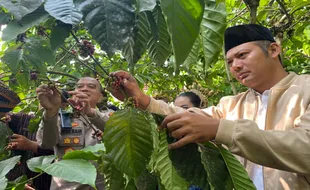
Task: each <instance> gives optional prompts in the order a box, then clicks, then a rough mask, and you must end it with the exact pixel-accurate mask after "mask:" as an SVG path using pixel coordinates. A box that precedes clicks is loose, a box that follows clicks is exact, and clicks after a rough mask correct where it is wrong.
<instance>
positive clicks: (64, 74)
mask: <svg viewBox="0 0 310 190" xmlns="http://www.w3.org/2000/svg"><path fill="white" fill-rule="evenodd" d="M47 73H49V74H56V75H63V76H67V77H70V78H73V79H75V80H79V78H77V77H76V76H73V75H70V74H68V73H63V72H59V71H47Z"/></svg>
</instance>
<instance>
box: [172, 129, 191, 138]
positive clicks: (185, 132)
mask: <svg viewBox="0 0 310 190" xmlns="http://www.w3.org/2000/svg"><path fill="white" fill-rule="evenodd" d="M188 134H189V131H188V130H187V129H186V128H179V129H178V130H175V131H173V132H171V136H172V137H173V138H176V139H181V138H183V137H185V136H186V135H188Z"/></svg>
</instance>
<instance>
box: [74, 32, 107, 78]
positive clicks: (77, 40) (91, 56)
mask: <svg viewBox="0 0 310 190" xmlns="http://www.w3.org/2000/svg"><path fill="white" fill-rule="evenodd" d="M70 33H71V35H72V36H73V38H74V39H75V40H76V42H78V43H80V40H79V39H78V38H77V37H76V36H75V34H74V33H73V32H72V31H71V32H70ZM87 54H88V55H89V56H90V58H91V59H92V60H93V61H94V62H95V63H96V64H97V65H98V66H99V67H100V69H101V70H103V72H104V73H105V74H106V75H107V76H109V72H107V71H106V70H105V69H104V68H103V67H102V66H101V64H100V63H99V62H98V61H97V60H96V59H95V58H94V56H93V55H91V54H90V53H89V52H87Z"/></svg>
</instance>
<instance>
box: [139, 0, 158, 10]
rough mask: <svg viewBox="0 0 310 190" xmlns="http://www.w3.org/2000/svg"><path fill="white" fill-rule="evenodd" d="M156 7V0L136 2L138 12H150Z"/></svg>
mask: <svg viewBox="0 0 310 190" xmlns="http://www.w3.org/2000/svg"><path fill="white" fill-rule="evenodd" d="M155 6H156V0H137V7H138V12H143V11H152V10H153V9H154V8H155Z"/></svg>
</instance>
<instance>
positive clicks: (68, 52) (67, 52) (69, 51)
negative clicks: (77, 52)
mask: <svg viewBox="0 0 310 190" xmlns="http://www.w3.org/2000/svg"><path fill="white" fill-rule="evenodd" d="M76 44H77V43H75V44H74V45H73V46H72V47H70V48H69V50H68V51H66V54H65V55H64V56H63V57H61V58H60V59H59V60H58V61H57V62H56V64H55V66H56V65H57V64H58V63H60V62H61V61H62V60H63V59H64V58H66V57H67V55H68V54H70V53H71V54H72V52H71V50H72V49H73V48H74V47H75V46H76Z"/></svg>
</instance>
